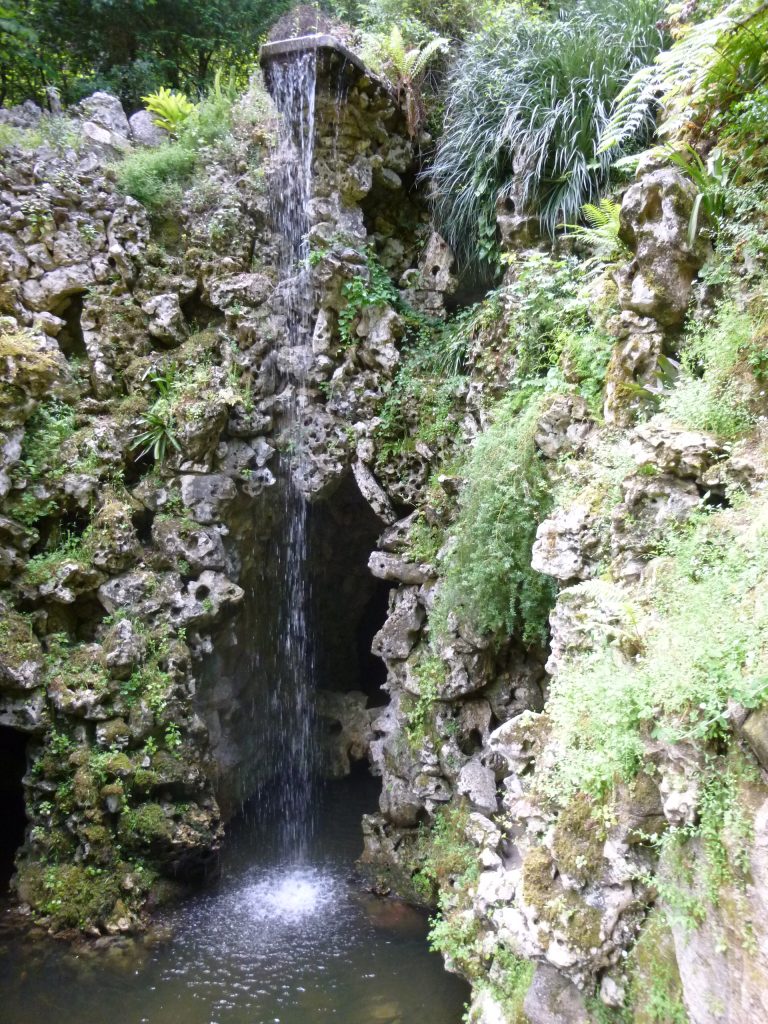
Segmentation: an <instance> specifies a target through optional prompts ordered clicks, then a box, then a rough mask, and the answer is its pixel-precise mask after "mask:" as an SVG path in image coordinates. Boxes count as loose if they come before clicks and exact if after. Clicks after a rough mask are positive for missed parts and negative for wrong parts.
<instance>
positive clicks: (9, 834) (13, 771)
mask: <svg viewBox="0 0 768 1024" xmlns="http://www.w3.org/2000/svg"><path fill="white" fill-rule="evenodd" d="M26 767H27V737H26V735H25V734H24V733H23V732H20V731H19V730H18V729H12V728H10V727H9V726H5V725H2V726H0V822H2V828H0V895H4V894H5V893H7V892H8V886H9V883H10V880H11V876H12V874H13V862H14V858H15V856H16V851H17V850H18V848H19V847H20V846H21V844H22V843H23V842H24V829H25V828H26V824H27V817H26V814H25V813H24V789H23V786H22V779H23V777H24V772H25V771H26Z"/></svg>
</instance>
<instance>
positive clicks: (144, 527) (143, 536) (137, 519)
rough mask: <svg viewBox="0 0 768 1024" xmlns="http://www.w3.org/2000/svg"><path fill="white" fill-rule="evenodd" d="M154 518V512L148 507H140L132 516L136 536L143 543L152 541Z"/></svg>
mask: <svg viewBox="0 0 768 1024" xmlns="http://www.w3.org/2000/svg"><path fill="white" fill-rule="evenodd" d="M154 518H155V514H154V512H152V510H151V509H148V508H143V509H140V510H139V511H138V512H134V513H133V515H132V516H131V522H132V523H133V528H134V530H135V531H136V536H137V537H138V538H139V542H140V543H141V544H151V543H152V522H153V520H154Z"/></svg>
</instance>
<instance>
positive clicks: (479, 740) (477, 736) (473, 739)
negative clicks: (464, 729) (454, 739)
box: [459, 729, 483, 757]
mask: <svg viewBox="0 0 768 1024" xmlns="http://www.w3.org/2000/svg"><path fill="white" fill-rule="evenodd" d="M482 749H483V734H482V733H481V732H480V730H479V729H472V730H471V731H470V732H469V734H468V735H467V736H464V737H462V739H461V740H459V750H461V752H462V754H465V755H466V756H467V757H472V755H473V754H477V753H478V752H479V751H481V750H482Z"/></svg>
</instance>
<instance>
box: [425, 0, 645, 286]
mask: <svg viewBox="0 0 768 1024" xmlns="http://www.w3.org/2000/svg"><path fill="white" fill-rule="evenodd" d="M661 11H662V3H661V0H625V2H622V0H571V3H570V5H569V6H565V7H564V8H563V9H562V10H561V11H560V12H559V13H558V16H557V17H556V18H555V19H554V20H551V21H547V20H544V19H543V18H541V17H533V18H531V17H529V18H526V17H524V16H521V14H520V10H519V8H509V10H508V12H506V13H505V14H503V15H500V16H499V17H498V18H497V19H496V21H495V22H494V23H493V25H492V26H491V28H490V29H489V30H488V31H486V32H484V33H482V34H479V35H478V36H476V37H474V39H472V40H471V41H470V43H469V44H468V46H467V47H466V48H465V50H464V52H463V54H462V56H461V58H460V60H459V61H457V63H456V66H455V68H454V71H453V74H452V77H451V81H450V82H449V87H448V90H447V92H448V95H449V97H450V99H449V102H448V108H447V111H446V122H445V131H444V134H443V137H442V139H441V141H440V145H439V147H438V150H437V154H436V158H435V163H434V166H433V168H432V171H431V177H432V181H433V189H434V195H435V212H436V215H437V218H438V221H439V223H440V226H441V231H442V233H443V235H444V236H445V237H446V238H447V240H448V241H449V242H450V243H451V244H452V245H453V247H454V250H455V251H456V252H457V254H458V256H459V258H460V259H461V260H462V261H463V262H464V263H465V264H469V265H474V266H476V267H477V266H480V265H482V262H483V257H484V256H485V255H486V253H485V252H484V251H483V250H484V246H483V243H484V240H485V242H486V243H488V242H489V241H491V242H492V241H493V239H494V237H495V215H496V204H497V202H498V201H499V200H500V199H505V198H507V199H509V198H512V197H513V196H514V200H515V202H517V203H519V204H520V205H521V206H522V207H523V209H522V210H520V211H519V212H525V213H532V214H536V215H538V217H539V220H540V222H541V225H542V227H543V229H544V230H545V232H547V233H549V234H550V235H551V234H554V232H555V230H556V228H557V226H558V225H559V224H561V223H562V222H563V221H574V220H576V219H577V217H578V215H579V212H580V210H581V207H582V205H583V204H584V203H585V202H588V201H590V200H593V199H594V198H595V196H596V195H597V192H598V190H599V188H600V186H601V184H603V183H604V181H605V179H606V177H607V174H608V169H609V166H610V163H611V159H612V158H609V157H608V156H607V155H606V154H603V155H602V156H601V155H599V154H598V153H597V144H598V140H599V138H600V136H601V134H602V132H603V129H604V127H605V125H606V124H607V122H608V118H609V115H610V109H611V106H612V103H613V100H614V99H615V97H616V95H617V94H618V92H619V91H620V90H621V88H622V86H623V85H624V84H625V83H626V82H627V81H628V80H629V78H630V77H631V76H632V74H633V73H634V72H635V71H636V70H637V69H638V68H640V67H644V66H646V65H647V64H648V63H650V61H651V60H652V59H653V57H654V55H655V54H656V53H657V52H658V51H659V49H660V47H661V46H662V44H663V36H662V33H661V32H660V30H659V29H658V27H657V24H656V23H657V21H658V18H659V16H660V14H661ZM636 134H642V126H641V127H640V128H639V130H638V132H637V133H636Z"/></svg>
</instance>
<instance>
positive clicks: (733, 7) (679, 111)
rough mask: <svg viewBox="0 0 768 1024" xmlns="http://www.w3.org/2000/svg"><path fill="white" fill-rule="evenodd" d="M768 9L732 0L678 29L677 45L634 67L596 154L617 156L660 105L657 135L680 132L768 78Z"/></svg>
mask: <svg viewBox="0 0 768 1024" xmlns="http://www.w3.org/2000/svg"><path fill="white" fill-rule="evenodd" d="M767 40H768V9H766V7H765V5H764V4H762V3H758V2H756V0H736V2H735V3H731V4H729V5H728V6H726V7H725V8H724V9H723V10H719V11H717V13H715V14H714V15H713V16H712V17H711V18H707V19H706V20H704V21H702V22H700V23H699V24H693V25H686V26H684V27H683V28H682V30H681V32H680V34H679V36H678V38H677V40H676V41H675V43H674V44H673V45H672V46H671V47H670V48H669V49H666V50H662V51H661V52H660V53H659V54H657V55H656V57H655V59H654V61H653V63H652V64H648V65H647V66H646V67H643V68H641V69H640V70H639V71H637V72H636V73H635V74H634V75H633V76H632V78H631V79H630V80H629V82H627V84H626V85H625V86H624V87H623V88H622V90H621V92H620V93H619V95H618V96H617V97H616V103H615V107H614V110H613V113H612V115H611V118H610V120H609V121H608V123H607V124H606V125H605V127H604V130H603V134H602V138H601V140H600V148H599V153H601V154H605V153H606V152H608V151H609V150H610V151H613V152H614V154H615V155H618V154H619V151H620V147H621V146H622V145H623V144H624V143H625V142H626V140H627V139H629V138H631V137H634V136H635V135H636V133H637V129H638V127H639V126H641V125H642V124H644V123H646V122H647V121H648V119H649V118H650V117H652V116H653V114H654V113H655V111H656V109H657V107H659V106H660V108H661V112H662V115H663V123H662V125H661V128H660V134H663V135H664V136H666V137H667V138H669V139H675V138H678V137H680V136H682V135H683V134H684V132H685V130H686V129H687V128H688V126H689V125H690V123H691V121H692V120H694V119H696V118H697V117H698V118H699V119H701V120H703V119H704V118H705V115H706V112H707V111H708V110H709V109H714V108H715V107H716V106H717V104H718V103H722V102H724V101H725V102H727V101H728V100H729V99H730V98H732V97H733V96H734V95H735V96H737V97H739V96H743V95H744V93H746V92H749V91H750V89H754V88H756V87H758V86H760V85H761V84H762V83H763V82H764V81H765V79H766V77H767V76H768V58H767V57H766V41H767Z"/></svg>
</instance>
